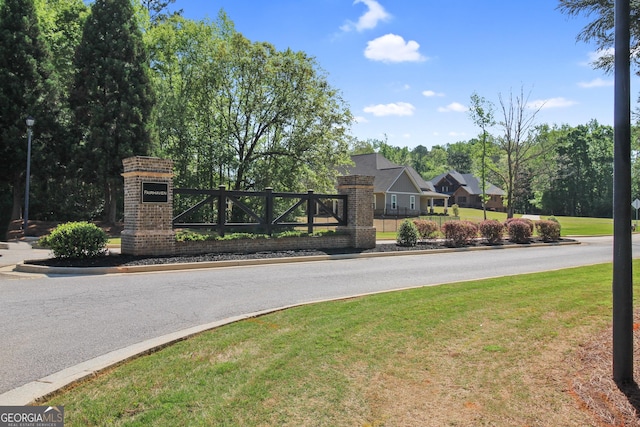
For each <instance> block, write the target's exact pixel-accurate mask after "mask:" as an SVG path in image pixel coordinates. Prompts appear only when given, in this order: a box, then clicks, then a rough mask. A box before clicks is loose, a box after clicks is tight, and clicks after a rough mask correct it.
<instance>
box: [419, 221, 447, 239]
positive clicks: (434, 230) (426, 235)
mask: <svg viewBox="0 0 640 427" xmlns="http://www.w3.org/2000/svg"><path fill="white" fill-rule="evenodd" d="M413 223H414V224H415V226H416V228H417V229H418V235H419V236H420V239H422V240H428V239H434V238H435V237H436V236H437V235H438V231H439V229H440V227H438V224H437V223H436V222H435V221H429V220H424V219H416V220H414V221H413Z"/></svg>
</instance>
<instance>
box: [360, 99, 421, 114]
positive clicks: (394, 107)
mask: <svg viewBox="0 0 640 427" xmlns="http://www.w3.org/2000/svg"><path fill="white" fill-rule="evenodd" d="M415 109H416V107H414V106H413V105H411V104H409V103H407V102H394V103H391V104H378V105H370V106H368V107H365V109H364V112H365V113H371V114H373V115H374V116H377V117H382V116H412V115H413V111H414V110H415Z"/></svg>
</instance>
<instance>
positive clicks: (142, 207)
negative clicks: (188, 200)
mask: <svg viewBox="0 0 640 427" xmlns="http://www.w3.org/2000/svg"><path fill="white" fill-rule="evenodd" d="M122 164H123V165H124V173H123V174H122V176H123V177H124V230H123V231H122V235H121V236H122V246H121V248H122V249H121V250H122V253H123V254H129V255H172V254H173V253H174V251H175V233H174V231H173V224H172V221H173V161H172V160H166V159H158V158H155V157H142V156H136V157H129V158H127V159H124V160H122Z"/></svg>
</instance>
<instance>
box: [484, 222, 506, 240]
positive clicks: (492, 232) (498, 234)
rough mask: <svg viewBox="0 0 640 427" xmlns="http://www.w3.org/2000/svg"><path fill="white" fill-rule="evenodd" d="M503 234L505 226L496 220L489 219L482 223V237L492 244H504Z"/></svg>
mask: <svg viewBox="0 0 640 427" xmlns="http://www.w3.org/2000/svg"><path fill="white" fill-rule="evenodd" d="M503 233H504V224H502V223H501V222H500V221H498V220H496V219H488V220H486V221H482V222H481V223H480V235H481V236H482V237H484V238H485V239H487V242H489V243H491V244H496V243H500V242H502V234H503Z"/></svg>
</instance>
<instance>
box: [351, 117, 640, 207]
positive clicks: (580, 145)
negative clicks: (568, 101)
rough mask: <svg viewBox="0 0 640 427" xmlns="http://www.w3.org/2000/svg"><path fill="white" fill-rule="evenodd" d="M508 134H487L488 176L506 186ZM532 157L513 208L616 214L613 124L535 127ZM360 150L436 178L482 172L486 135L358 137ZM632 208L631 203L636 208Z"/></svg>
mask: <svg viewBox="0 0 640 427" xmlns="http://www.w3.org/2000/svg"><path fill="white" fill-rule="evenodd" d="M633 134H634V138H633V146H634V150H633V156H632V159H631V161H632V167H633V198H636V197H637V198H640V160H639V158H638V154H639V153H640V151H639V150H640V149H639V147H638V138H637V135H639V134H640V132H639V129H638V128H634V132H633ZM501 138H503V137H502V136H500V135H499V134H498V135H492V134H488V135H487V144H486V145H487V146H486V153H487V158H486V173H487V181H488V182H490V183H492V184H495V185H497V186H499V187H502V188H503V189H504V188H505V179H504V177H505V176H506V173H505V170H506V168H507V166H506V164H507V159H506V158H505V157H506V153H505V151H504V150H503V149H502V148H501V145H502V142H501V141H500V139H501ZM527 140H528V141H529V144H530V145H531V148H530V149H531V151H532V152H535V153H537V155H535V156H530V158H529V160H528V161H527V162H525V164H523V165H521V167H520V168H519V172H518V174H517V176H516V177H515V180H514V183H515V185H514V198H513V209H514V211H515V212H519V213H540V214H544V215H568V216H590V217H611V216H612V214H613V128H612V127H611V126H606V125H602V124H600V123H598V122H597V121H595V120H592V121H590V122H589V123H587V124H584V125H578V126H569V125H562V126H549V125H546V124H545V125H538V126H535V127H534V128H533V129H532V131H531V132H530V133H529V134H528V136H527ZM353 150H354V153H356V154H363V153H372V152H377V153H380V154H382V155H384V156H385V157H386V158H387V159H389V160H391V161H392V162H394V163H397V164H402V165H408V166H411V167H413V168H414V169H415V170H416V171H418V172H419V173H420V174H421V175H422V177H423V178H425V179H427V180H430V179H432V178H434V177H436V176H438V175H440V174H442V173H445V172H447V171H449V170H451V169H454V170H457V171H458V172H460V173H473V174H475V175H476V176H480V174H481V168H482V141H481V137H479V138H475V139H471V140H468V141H461V142H456V143H454V144H448V145H445V146H439V145H436V146H433V147H431V148H427V147H425V146H423V145H418V146H417V147H414V148H408V147H394V146H390V145H389V144H388V143H387V142H386V141H384V140H368V141H357V142H354V144H353ZM630 209H631V207H630Z"/></svg>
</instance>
